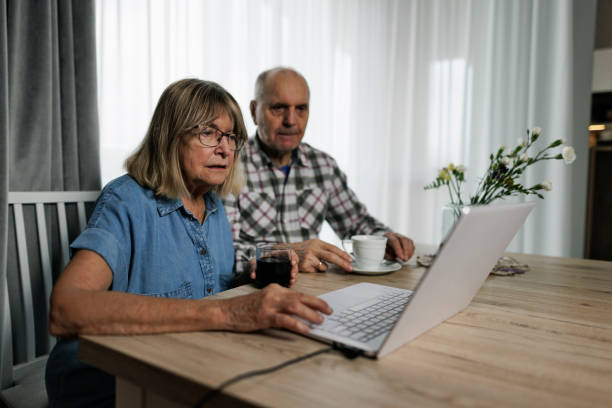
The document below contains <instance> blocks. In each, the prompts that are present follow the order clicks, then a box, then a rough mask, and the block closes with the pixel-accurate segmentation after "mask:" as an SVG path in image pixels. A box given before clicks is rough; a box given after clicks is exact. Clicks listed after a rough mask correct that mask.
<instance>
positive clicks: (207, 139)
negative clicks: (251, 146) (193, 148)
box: [193, 125, 244, 151]
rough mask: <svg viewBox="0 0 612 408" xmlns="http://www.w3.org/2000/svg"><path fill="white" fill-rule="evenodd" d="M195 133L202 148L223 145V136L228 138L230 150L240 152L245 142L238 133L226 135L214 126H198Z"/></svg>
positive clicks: (194, 129)
mask: <svg viewBox="0 0 612 408" xmlns="http://www.w3.org/2000/svg"><path fill="white" fill-rule="evenodd" d="M193 131H194V132H195V133H196V134H197V135H198V138H199V139H200V143H202V146H206V147H217V146H219V144H220V143H221V140H222V139H223V136H225V137H227V145H228V147H229V149H230V150H233V151H235V150H240V149H241V148H242V145H243V144H244V141H243V140H242V139H241V138H240V137H239V135H237V134H236V133H233V132H228V133H225V132H222V131H220V130H219V129H217V128H214V127H212V126H201V125H196V126H195V127H194V128H193Z"/></svg>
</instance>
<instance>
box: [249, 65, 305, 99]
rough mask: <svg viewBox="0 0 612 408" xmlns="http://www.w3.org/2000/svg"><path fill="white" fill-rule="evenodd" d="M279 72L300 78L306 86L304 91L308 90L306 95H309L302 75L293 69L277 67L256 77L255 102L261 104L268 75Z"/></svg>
mask: <svg viewBox="0 0 612 408" xmlns="http://www.w3.org/2000/svg"><path fill="white" fill-rule="evenodd" d="M279 72H290V73H292V74H294V75H297V76H298V77H300V78H302V80H303V81H304V84H306V89H308V94H310V87H309V86H308V82H307V81H306V78H304V76H303V75H302V74H300V73H299V72H297V71H296V70H295V69H293V68H290V67H283V66H278V67H274V68H270V69H267V70H265V71H263V72H262V73H261V74H259V75H258V76H257V79H256V80H255V100H256V101H257V102H261V100H262V99H263V96H264V84H265V82H266V79H267V78H268V75H270V74H275V73H279Z"/></svg>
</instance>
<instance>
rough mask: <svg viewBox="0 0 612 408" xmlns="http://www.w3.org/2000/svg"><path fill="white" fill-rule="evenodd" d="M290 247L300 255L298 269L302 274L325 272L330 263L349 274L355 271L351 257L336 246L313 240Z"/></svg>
mask: <svg viewBox="0 0 612 408" xmlns="http://www.w3.org/2000/svg"><path fill="white" fill-rule="evenodd" d="M290 245H291V248H293V249H294V250H295V252H297V254H298V255H299V258H300V261H299V263H298V267H299V270H300V272H325V271H326V270H327V267H328V266H327V264H329V263H332V264H335V265H338V266H339V267H340V268H342V269H344V270H345V271H347V272H352V271H353V263H352V262H353V259H352V258H351V256H350V255H349V254H348V253H346V252H345V251H343V250H342V249H340V248H338V247H337V246H335V245H332V244H329V243H327V242H324V241H321V240H320V239H311V240H309V241H303V242H297V243H293V244H290Z"/></svg>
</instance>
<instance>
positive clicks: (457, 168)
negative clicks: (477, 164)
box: [455, 164, 466, 173]
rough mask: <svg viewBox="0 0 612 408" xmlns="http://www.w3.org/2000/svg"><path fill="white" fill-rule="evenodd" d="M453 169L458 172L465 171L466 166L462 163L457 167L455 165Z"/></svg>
mask: <svg viewBox="0 0 612 408" xmlns="http://www.w3.org/2000/svg"><path fill="white" fill-rule="evenodd" d="M455 170H456V171H457V172H459V173H465V170H466V168H465V166H464V165H463V164H460V165H458V166H457V167H455Z"/></svg>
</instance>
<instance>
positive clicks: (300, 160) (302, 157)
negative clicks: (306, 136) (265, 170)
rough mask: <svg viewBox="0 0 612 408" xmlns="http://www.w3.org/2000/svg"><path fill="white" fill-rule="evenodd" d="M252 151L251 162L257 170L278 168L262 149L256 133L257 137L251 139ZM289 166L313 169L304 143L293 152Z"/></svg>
mask: <svg viewBox="0 0 612 408" xmlns="http://www.w3.org/2000/svg"><path fill="white" fill-rule="evenodd" d="M249 145H250V149H251V152H252V154H251V161H252V162H253V165H254V166H255V168H257V169H259V168H261V167H263V166H268V167H278V166H277V165H276V164H275V163H274V162H273V161H272V160H270V157H269V156H268V155H267V153H266V152H265V151H264V149H263V147H262V142H261V140H260V139H259V134H258V133H257V132H255V136H254V137H252V138H251V143H249ZM289 166H299V167H312V163H311V162H310V159H309V158H308V156H307V155H306V149H305V148H304V146H302V143H300V144H299V146H298V147H297V148H296V149H294V150H293V151H292V152H291V162H290V163H289Z"/></svg>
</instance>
